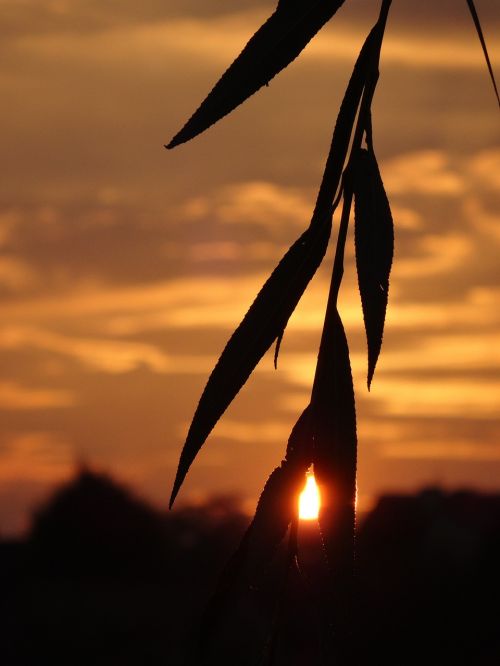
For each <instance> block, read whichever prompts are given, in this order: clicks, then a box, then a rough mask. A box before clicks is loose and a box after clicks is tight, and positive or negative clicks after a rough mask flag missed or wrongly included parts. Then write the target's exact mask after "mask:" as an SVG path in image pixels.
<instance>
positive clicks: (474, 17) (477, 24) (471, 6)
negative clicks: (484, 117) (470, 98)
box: [467, 0, 500, 106]
mask: <svg viewBox="0 0 500 666" xmlns="http://www.w3.org/2000/svg"><path fill="white" fill-rule="evenodd" d="M467 5H468V7H469V11H470V13H471V16H472V20H473V21H474V25H475V27H476V32H477V35H478V37H479V41H480V42H481V47H482V49H483V53H484V58H485V60H486V66H487V67H488V72H489V73H490V79H491V83H492V84H493V89H494V91H495V95H496V97H497V102H498V106H500V95H499V94H498V88H497V82H496V81H495V74H494V73H493V67H492V66H491V62H490V56H489V55H488V49H487V47H486V41H485V39H484V35H483V30H482V28H481V23H480V21H479V16H478V15H477V11H476V7H475V5H474V0H467Z"/></svg>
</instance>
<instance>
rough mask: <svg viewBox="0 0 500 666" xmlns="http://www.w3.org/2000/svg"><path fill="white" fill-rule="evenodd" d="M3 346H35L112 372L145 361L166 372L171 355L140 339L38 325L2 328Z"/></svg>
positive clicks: (0, 341)
mask: <svg viewBox="0 0 500 666" xmlns="http://www.w3.org/2000/svg"><path fill="white" fill-rule="evenodd" d="M0 346H2V347H3V348H4V349H5V348H7V349H19V348H23V347H36V348H38V349H40V350H43V351H48V352H53V353H56V354H61V355H64V356H69V357H71V358H74V359H76V360H78V361H80V362H81V363H83V364H84V365H86V366H88V367H90V368H94V369H96V370H100V371H103V372H110V373H123V372H130V371H131V370H134V369H135V368H137V367H139V366H141V365H145V366H146V367H148V368H149V369H150V370H152V371H153V372H164V371H165V370H166V369H167V368H168V367H169V364H168V359H167V358H166V356H165V355H164V354H162V352H160V351H159V350H158V349H156V348H155V347H153V346H152V345H147V344H144V343H140V342H123V341H116V340H105V339H90V338H76V337H69V336H64V335H61V334H58V333H51V332H50V331H47V330H43V329H35V328H27V327H25V328H22V327H18V328H15V327H11V328H7V329H4V330H3V331H2V332H0Z"/></svg>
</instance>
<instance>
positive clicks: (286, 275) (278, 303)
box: [170, 29, 376, 506]
mask: <svg viewBox="0 0 500 666" xmlns="http://www.w3.org/2000/svg"><path fill="white" fill-rule="evenodd" d="M375 37H376V32H375V29H373V30H372V31H371V32H370V34H369V36H368V37H367V39H366V41H365V43H364V45H363V48H362V49H361V52H360V54H359V56H358V59H357V61H356V64H355V66H354V70H353V73H352V76H351V79H350V81H349V84H348V86H347V90H346V93H345V95H344V99H343V101H342V105H341V107H340V111H339V115H338V117H337V121H336V124H335V129H334V132H333V138H332V143H331V146H330V152H329V154H328V158H327V161H326V166H325V171H324V174H323V180H322V183H321V186H320V190H319V194H318V198H317V201H316V206H315V209H314V212H313V216H312V219H311V224H310V226H309V228H308V229H307V230H306V231H305V232H304V234H303V235H302V236H301V237H300V238H299V239H298V240H297V241H296V242H295V243H294V245H292V247H291V248H290V249H289V250H288V252H287V254H286V255H285V256H284V258H283V259H282V261H281V262H280V264H279V265H278V266H277V268H276V269H275V271H274V272H273V274H272V275H271V277H270V278H269V279H268V281H267V282H266V284H265V285H264V287H263V288H262V289H261V291H260V292H259V294H258V296H257V298H256V299H255V301H254V303H253V304H252V306H251V307H250V309H249V311H248V312H247V314H246V315H245V318H244V319H243V321H242V322H241V324H240V325H239V327H238V328H237V329H236V331H235V332H234V334H233V336H232V337H231V339H230V340H229V342H228V344H227V346H226V348H225V349H224V351H223V352H222V355H221V357H220V358H219V361H218V362H217V365H216V366H215V368H214V370H213V372H212V375H211V376H210V378H209V380H208V383H207V385H206V387H205V390H204V392H203V394H202V396H201V399H200V402H199V404H198V407H197V409H196V412H195V415H194V417H193V421H192V423H191V427H190V429H189V432H188V436H187V439H186V442H185V444H184V448H183V450H182V453H181V458H180V461H179V467H178V470H177V475H176V478H175V481H174V487H173V490H172V495H171V498H170V506H172V504H173V502H174V500H175V497H176V495H177V493H178V491H179V488H180V486H181V485H182V482H183V480H184V478H185V476H186V474H187V472H188V470H189V467H190V466H191V463H192V462H193V460H194V458H195V457H196V455H197V453H198V451H199V450H200V448H201V447H202V446H203V443H204V442H205V440H206V438H207V437H208V435H209V434H210V432H211V430H212V429H213V427H214V426H215V424H216V423H217V421H218V420H219V418H220V417H221V416H222V414H223V413H224V411H225V410H226V408H227V407H228V405H229V404H230V403H231V401H232V400H233V398H234V397H235V395H236V394H237V393H238V391H239V390H240V389H241V387H242V386H243V385H244V383H245V382H246V380H247V379H248V377H249V376H250V374H251V372H252V370H253V369H254V368H255V366H256V365H257V363H258V362H259V361H260V359H261V358H262V356H263V355H264V354H265V352H266V351H267V349H268V348H269V347H270V346H271V344H272V343H273V342H274V341H275V340H278V341H280V340H281V337H282V335H283V331H284V330H285V328H286V324H287V322H288V319H289V318H290V315H291V314H292V312H293V310H294V308H295V306H296V305H297V303H298V301H299V299H300V297H301V296H302V293H303V292H304V290H305V288H306V286H307V284H308V283H309V281H310V279H311V278H312V276H313V275H314V273H315V271H316V269H317V267H318V266H319V264H320V263H321V260H322V259H323V256H324V253H325V251H326V247H327V244H328V239H329V236H330V231H331V217H332V214H333V208H334V205H333V203H334V202H333V200H334V197H335V194H336V193H337V190H338V189H339V185H340V179H341V175H342V168H343V165H344V162H345V159H346V155H347V150H348V148H349V141H350V138H351V133H352V129H353V125H354V121H355V119H356V113H357V110H358V107H359V102H360V99H361V95H362V93H363V88H364V85H365V83H366V77H367V71H368V67H369V57H370V53H371V48H372V45H373V40H374V38H375ZM276 360H277V354H276V355H275V361H276Z"/></svg>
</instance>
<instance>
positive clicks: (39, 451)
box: [0, 431, 74, 483]
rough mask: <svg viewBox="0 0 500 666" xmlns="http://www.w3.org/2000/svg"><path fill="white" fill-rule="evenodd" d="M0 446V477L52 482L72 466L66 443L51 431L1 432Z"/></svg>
mask: <svg viewBox="0 0 500 666" xmlns="http://www.w3.org/2000/svg"><path fill="white" fill-rule="evenodd" d="M2 439H3V441H2V443H1V448H0V481H1V482H9V481H14V480H15V481H23V480H28V479H32V480H34V481H37V482H40V481H43V482H44V483H47V482H49V483H53V482H56V481H61V480H63V479H66V478H68V477H69V476H70V475H71V473H72V471H73V468H74V461H73V457H72V452H71V451H70V449H69V447H68V443H67V442H66V441H65V440H64V439H61V437H60V436H58V435H56V434H54V433H51V432H36V431H34V432H25V433H21V434H16V435H10V436H9V435H6V436H5V435H4V436H3V438H2Z"/></svg>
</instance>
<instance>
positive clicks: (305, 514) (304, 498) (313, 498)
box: [299, 472, 321, 520]
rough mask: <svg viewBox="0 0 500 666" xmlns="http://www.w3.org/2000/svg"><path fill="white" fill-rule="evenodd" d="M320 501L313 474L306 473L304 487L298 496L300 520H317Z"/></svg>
mask: <svg viewBox="0 0 500 666" xmlns="http://www.w3.org/2000/svg"><path fill="white" fill-rule="evenodd" d="M320 504H321V501H320V496H319V488H318V485H317V483H316V479H315V478H314V473H313V472H308V474H307V477H306V485H305V486H304V489H303V491H302V492H301V493H300V496H299V518H300V520H317V519H318V514H319V507H320Z"/></svg>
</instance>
